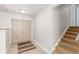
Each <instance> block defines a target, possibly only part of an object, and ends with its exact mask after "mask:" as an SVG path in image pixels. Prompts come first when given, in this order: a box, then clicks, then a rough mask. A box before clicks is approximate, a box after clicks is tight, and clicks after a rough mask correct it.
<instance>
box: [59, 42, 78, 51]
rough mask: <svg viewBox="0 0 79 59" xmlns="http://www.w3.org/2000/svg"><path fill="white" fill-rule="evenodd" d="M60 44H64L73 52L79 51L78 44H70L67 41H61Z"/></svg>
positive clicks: (63, 45)
mask: <svg viewBox="0 0 79 59" xmlns="http://www.w3.org/2000/svg"><path fill="white" fill-rule="evenodd" d="M59 46H62V47H63V48H65V49H67V50H69V51H72V52H78V51H79V47H76V46H73V45H70V44H67V43H63V42H61V43H59Z"/></svg>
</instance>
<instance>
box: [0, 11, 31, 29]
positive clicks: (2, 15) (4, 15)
mask: <svg viewBox="0 0 79 59" xmlns="http://www.w3.org/2000/svg"><path fill="white" fill-rule="evenodd" d="M13 18H14V19H18V20H19V19H22V20H32V16H24V15H21V14H16V13H9V12H0V28H11V19H13Z"/></svg>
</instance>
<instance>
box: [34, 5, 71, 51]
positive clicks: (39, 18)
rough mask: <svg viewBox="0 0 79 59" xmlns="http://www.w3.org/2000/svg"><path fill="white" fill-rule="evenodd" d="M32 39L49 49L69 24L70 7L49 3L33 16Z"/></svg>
mask: <svg viewBox="0 0 79 59" xmlns="http://www.w3.org/2000/svg"><path fill="white" fill-rule="evenodd" d="M33 23H34V26H33V27H34V40H35V41H37V42H38V43H39V44H40V45H42V46H43V47H44V48H46V49H47V50H48V51H50V50H51V49H52V48H53V46H54V45H55V42H56V41H57V40H58V38H59V37H60V35H61V34H62V33H63V31H64V29H65V28H66V27H67V26H68V25H69V24H70V7H69V6H67V5H61V6H59V7H57V6H56V7H55V6H53V5H49V6H47V7H46V8H44V9H43V10H42V11H41V12H40V13H38V14H37V15H36V16H35V18H34V22H33Z"/></svg>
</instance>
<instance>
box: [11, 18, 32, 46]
mask: <svg viewBox="0 0 79 59" xmlns="http://www.w3.org/2000/svg"><path fill="white" fill-rule="evenodd" d="M12 20H24V21H30V22H31V40H33V21H32V20H29V19H28V20H26V19H17V18H11V20H10V34H11V28H12ZM10 37H11V38H10V39H11V44H14V43H17V42H13V41H12V35H10Z"/></svg>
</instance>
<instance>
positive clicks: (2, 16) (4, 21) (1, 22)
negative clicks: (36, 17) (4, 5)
mask: <svg viewBox="0 0 79 59" xmlns="http://www.w3.org/2000/svg"><path fill="white" fill-rule="evenodd" d="M11 19H18V20H19V19H21V20H31V21H32V17H31V16H24V15H21V14H15V13H9V12H0V28H9V30H10V29H11ZM9 32H10V36H8V33H7V38H10V39H7V38H6V37H5V36H4V35H5V34H4V33H3V35H1V37H2V38H3V39H4V38H6V39H7V40H6V43H7V46H6V47H7V49H8V48H9V47H10V44H11V31H9ZM0 34H1V33H0ZM4 40H5V39H4ZM0 42H3V41H2V40H0ZM4 43H5V41H4V42H3V43H1V44H2V45H3V44H4Z"/></svg>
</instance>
